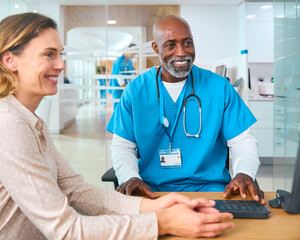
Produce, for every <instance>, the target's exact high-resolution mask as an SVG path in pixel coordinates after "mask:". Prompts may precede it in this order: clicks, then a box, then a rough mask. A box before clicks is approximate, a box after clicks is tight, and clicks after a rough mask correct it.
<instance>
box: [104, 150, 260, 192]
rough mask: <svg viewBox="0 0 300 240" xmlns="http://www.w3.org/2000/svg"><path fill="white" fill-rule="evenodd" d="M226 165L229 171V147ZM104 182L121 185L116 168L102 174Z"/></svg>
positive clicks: (256, 183)
mask: <svg viewBox="0 0 300 240" xmlns="http://www.w3.org/2000/svg"><path fill="white" fill-rule="evenodd" d="M225 167H226V168H227V169H228V171H229V149H228V151H227V159H226V164H225ZM101 180H102V182H113V183H114V187H115V189H117V187H118V186H119V183H118V178H117V176H116V174H115V170H114V169H113V168H110V169H108V170H107V171H106V172H105V173H104V174H103V176H102V178H101ZM254 184H255V185H256V186H257V187H258V188H259V185H258V182H257V180H256V179H255V180H254Z"/></svg>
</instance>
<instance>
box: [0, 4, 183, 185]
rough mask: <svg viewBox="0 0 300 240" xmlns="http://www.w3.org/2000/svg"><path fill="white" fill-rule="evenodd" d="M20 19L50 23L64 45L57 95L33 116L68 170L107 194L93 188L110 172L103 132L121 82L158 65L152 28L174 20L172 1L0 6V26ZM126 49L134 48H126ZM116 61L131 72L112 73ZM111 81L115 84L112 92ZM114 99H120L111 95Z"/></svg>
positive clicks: (176, 10) (175, 6)
mask: <svg viewBox="0 0 300 240" xmlns="http://www.w3.org/2000/svg"><path fill="white" fill-rule="evenodd" d="M76 4H78V5H76ZM144 4H145V3H144ZM28 11H33V12H38V13H41V14H44V15H47V16H49V17H51V18H53V19H54V20H55V21H56V22H57V24H58V29H59V33H60V36H61V39H62V42H63V44H64V56H63V60H64V63H65V70H64V71H63V73H62V74H61V76H60V80H59V92H58V93H57V94H56V95H55V96H47V97H45V98H44V99H43V101H42V102H41V104H40V106H39V108H38V109H37V111H36V113H37V114H38V115H39V116H40V117H42V118H43V119H44V120H45V121H46V123H47V125H48V128H49V130H50V133H51V135H52V137H53V139H54V142H55V144H56V146H57V148H58V149H59V151H60V152H62V154H63V156H64V157H65V158H66V159H67V160H68V161H69V162H70V164H71V165H72V167H73V168H74V170H75V171H76V172H77V173H79V174H81V175H83V177H84V178H85V179H86V181H88V182H89V183H92V184H94V185H96V186H101V187H104V188H107V189H112V188H113V185H112V184H104V183H103V182H101V176H102V175H103V173H104V172H105V171H106V170H107V169H109V168H110V167H111V166H112V164H111V160H110V150H109V148H110V143H111V138H112V134H110V133H108V132H107V131H106V130H105V127H106V125H107V123H108V121H109V119H110V117H111V115H112V113H113V111H114V105H116V104H117V103H118V101H119V99H120V97H121V93H122V91H123V89H124V88H125V87H126V82H128V81H130V80H131V79H132V78H134V77H135V76H137V75H138V74H140V73H142V72H144V71H146V70H147V69H148V68H151V67H152V66H154V65H158V64H159V60H158V58H157V57H156V55H155V54H154V52H153V50H152V48H151V41H152V39H153V37H152V27H153V24H154V23H155V22H156V21H157V20H158V19H159V18H161V17H163V16H166V15H169V14H174V15H180V7H179V3H178V0H174V1H168V4H164V5H153V4H150V3H146V5H141V4H140V5H136V4H133V3H131V1H127V2H126V3H124V1H114V3H113V4H110V3H109V1H89V3H86V1H74V2H72V1H68V2H67V4H66V1H59V0H58V1H45V0H16V1H10V0H4V1H1V3H0V19H3V18H4V17H6V16H8V15H11V14H16V13H22V12H28ZM132 43H134V44H136V45H135V46H130V44H132ZM121 56H126V57H128V56H130V59H131V61H132V66H133V67H132V69H129V68H125V69H123V70H122V71H120V72H116V71H114V72H113V64H114V62H115V61H116V60H117V59H118V58H119V57H121ZM112 79H115V80H117V81H116V82H117V84H116V83H114V84H112ZM118 81H119V82H118ZM122 83H123V84H122ZM116 91H118V92H119V93H120V94H116V95H114V94H113V93H114V92H116Z"/></svg>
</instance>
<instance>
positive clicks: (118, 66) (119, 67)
mask: <svg viewBox="0 0 300 240" xmlns="http://www.w3.org/2000/svg"><path fill="white" fill-rule="evenodd" d="M131 70H134V67H133V63H132V61H131V59H129V58H128V59H127V63H126V61H125V56H124V54H123V55H122V56H121V57H118V58H117V59H116V60H115V61H114V63H113V68H112V72H111V74H113V75H119V74H122V75H131V74H132V73H120V72H124V71H131ZM125 82H126V79H125ZM109 86H113V87H120V85H119V83H118V80H117V79H110V81H109ZM122 92H123V90H109V93H111V94H112V95H113V98H114V99H118V98H120V97H121V95H122Z"/></svg>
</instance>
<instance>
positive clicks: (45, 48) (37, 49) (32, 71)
mask: <svg viewBox="0 0 300 240" xmlns="http://www.w3.org/2000/svg"><path fill="white" fill-rule="evenodd" d="M62 51H63V45H62V43H61V40H60V37H59V35H58V32H57V31H56V30H55V29H52V28H48V29H45V30H43V31H42V32H41V33H39V34H38V36H37V37H35V38H33V39H32V40H31V41H30V42H29V43H28V44H27V45H26V46H25V48H24V50H23V52H22V53H21V54H20V55H18V56H15V60H16V64H17V71H16V72H15V74H16V76H17V78H18V82H19V88H18V90H17V94H19V95H26V96H28V97H33V98H34V97H43V96H46V95H53V94H55V93H56V92H57V82H58V76H59V74H60V72H61V71H62V70H63V69H64V63H63V61H62V59H61V53H62Z"/></svg>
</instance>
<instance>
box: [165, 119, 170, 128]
mask: <svg viewBox="0 0 300 240" xmlns="http://www.w3.org/2000/svg"><path fill="white" fill-rule="evenodd" d="M164 126H165V127H166V128H168V127H169V126H170V124H169V121H168V119H167V118H166V117H164Z"/></svg>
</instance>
